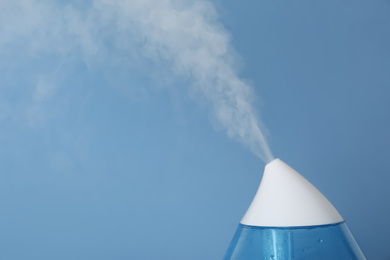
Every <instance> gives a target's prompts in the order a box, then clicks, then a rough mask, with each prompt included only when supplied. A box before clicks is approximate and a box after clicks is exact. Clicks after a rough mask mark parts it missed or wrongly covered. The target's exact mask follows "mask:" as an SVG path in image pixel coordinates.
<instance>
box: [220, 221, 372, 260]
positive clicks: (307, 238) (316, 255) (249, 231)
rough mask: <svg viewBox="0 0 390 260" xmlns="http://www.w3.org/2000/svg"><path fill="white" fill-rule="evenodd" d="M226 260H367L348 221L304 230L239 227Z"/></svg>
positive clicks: (294, 228)
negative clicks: (348, 225) (350, 229)
mask: <svg viewBox="0 0 390 260" xmlns="http://www.w3.org/2000/svg"><path fill="white" fill-rule="evenodd" d="M224 259H225V260H233V259H234V260H252V259H256V260H288V259H299V260H306V259H307V260H343V259H348V260H349V259H351V260H352V259H353V260H355V259H359V260H360V259H366V258H365V256H364V255H363V252H362V251H361V250H360V248H359V246H358V244H357V243H356V241H355V239H354V237H353V236H352V234H351V232H350V231H349V229H348V227H347V225H346V224H345V222H340V223H336V224H329V225H319V226H303V227H257V226H247V225H243V224H240V225H239V226H238V228H237V231H236V233H235V235H234V237H233V239H232V241H231V243H230V246H229V248H228V250H227V253H226V255H225V258H224Z"/></svg>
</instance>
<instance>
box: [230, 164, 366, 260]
mask: <svg viewBox="0 0 390 260" xmlns="http://www.w3.org/2000/svg"><path fill="white" fill-rule="evenodd" d="M224 259H225V260H230V259H231V260H233V259H234V260H252V259H257V260H289V259H297V260H298V259H299V260H344V259H345V260H347V259H348V260H351V259H353V260H355V259H359V260H360V259H366V258H365V256H364V254H363V252H362V251H361V249H360V248H359V246H358V244H357V242H356V241H355V239H354V237H353V236H352V234H351V232H350V230H349V229H348V227H347V225H346V223H345V222H344V220H343V218H342V217H341V216H340V214H339V213H338V212H337V210H336V209H335V208H334V207H333V205H332V204H331V203H330V202H329V201H328V200H327V199H326V198H325V197H324V195H322V193H321V192H319V191H318V190H317V189H316V188H315V187H314V186H313V185H312V184H311V183H310V182H308V181H307V180H306V179H305V178H304V177H302V176H301V175H300V174H299V173H298V172H296V171H295V170H294V169H292V168H291V167H290V166H288V165H287V164H286V163H284V162H283V161H281V160H280V159H275V160H273V161H271V162H270V163H268V164H267V165H266V166H265V170H264V175H263V179H262V181H261V184H260V187H259V189H258V191H257V193H256V195H255V197H254V199H253V201H252V203H251V205H250V207H249V209H248V211H247V212H246V214H245V215H244V217H243V219H242V220H241V222H240V224H239V226H238V228H237V230H236V233H235V234H234V237H233V239H232V241H231V243H230V246H229V248H228V250H227V253H226V255H225V258H224Z"/></svg>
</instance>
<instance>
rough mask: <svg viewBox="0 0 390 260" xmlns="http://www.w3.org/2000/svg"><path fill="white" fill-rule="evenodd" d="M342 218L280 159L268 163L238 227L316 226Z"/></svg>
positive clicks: (316, 191)
mask: <svg viewBox="0 0 390 260" xmlns="http://www.w3.org/2000/svg"><path fill="white" fill-rule="evenodd" d="M342 221H343V218H342V217H341V216H340V214H339V213H338V212H337V210H336V209H335V208H334V207H333V205H332V204H331V203H330V202H329V201H328V200H327V199H326V198H325V196H324V195H322V193H321V192H320V191H319V190H317V189H316V188H315V187H314V186H313V185H312V184H311V183H310V182H309V181H307V180H306V179H305V178H303V177H302V176H301V175H300V174H299V173H298V172H296V171H295V170H294V169H293V168H291V167H290V166H288V165H287V164H286V163H284V162H283V161H282V160H280V159H275V160H273V161H272V162H270V163H268V164H267V165H266V166H265V169H264V175H263V179H262V181H261V183H260V187H259V189H258V191H257V193H256V195H255V198H254V199H253V201H252V204H251V205H250V207H249V209H248V211H247V212H246V214H245V216H244V218H243V219H242V220H241V224H244V225H248V226H263V227H264V226H265V227H299V226H316V225H326V224H334V223H339V222H342Z"/></svg>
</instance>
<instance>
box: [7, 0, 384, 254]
mask: <svg viewBox="0 0 390 260" xmlns="http://www.w3.org/2000/svg"><path fill="white" fill-rule="evenodd" d="M215 4H216V7H217V10H218V12H219V14H220V19H221V21H222V23H223V24H224V26H225V27H226V28H227V29H228V30H229V31H230V33H231V35H232V44H233V45H234V47H235V48H236V50H237V52H238V53H239V54H240V56H241V60H240V66H242V69H241V76H242V77H243V78H245V79H247V80H249V81H251V82H252V85H253V86H254V87H255V89H256V93H257V94H258V96H259V98H258V103H257V106H256V109H257V110H258V111H259V113H260V114H261V115H262V118H263V120H264V122H265V125H266V126H267V128H268V132H269V134H268V135H269V140H270V146H271V148H272V150H273V152H274V154H275V156H276V157H279V158H281V159H282V160H284V161H285V162H287V163H288V164H290V165H291V166H292V167H293V168H295V169H296V170H298V171H299V172H300V173H301V174H302V175H304V176H305V177H306V178H307V179H308V180H309V181H311V182H312V183H313V184H314V185H315V186H316V187H317V188H319V190H321V191H322V192H323V193H324V194H325V196H327V198H328V199H329V200H330V201H331V202H332V203H333V204H334V206H335V207H336V208H337V209H338V210H339V212H340V213H341V215H342V216H343V217H344V218H345V219H346V221H347V223H348V225H349V227H350V229H351V230H352V233H353V234H354V235H355V238H356V239H357V241H358V242H359V244H360V245H361V247H362V249H363V251H364V252H365V254H366V256H367V258H368V259H390V249H389V247H388V244H389V241H390V240H389V231H390V228H389V225H388V220H389V219H390V202H389V199H390V188H389V183H390V170H389V166H388V161H389V158H390V151H389V146H390V135H389V133H390V117H389V112H390V103H389V98H390V73H389V72H390V2H389V1H385V0H380V1H333V0H331V1H324V0H323V1H266V0H262V1H251V2H249V1H247V2H242V1H234V0H224V1H222V0H219V1H217V2H215ZM12 55H16V54H12V53H11V54H10V55H8V56H7V55H5V56H4V55H3V59H2V60H1V61H0V67H1V74H2V75H1V77H0V95H1V96H0V99H1V102H0V103H1V104H7V105H3V106H2V113H1V114H0V119H1V120H0V130H1V134H0V172H1V174H0V185H1V186H0V259H2V260H3V259H4V260H16V259H40V260H44V259H221V258H222V256H223V254H224V253H225V250H226V249H227V246H228V244H229V242H230V240H231V238H232V236H233V234H234V231H235V228H236V227H237V225H238V223H239V221H240V219H241V217H242V216H243V214H244V213H245V211H246V209H247V207H248V206H249V204H250V202H251V200H252V198H253V196H254V194H255V192H256V189H257V187H258V185H259V182H260V179H261V174H262V171H263V167H264V164H263V163H262V162H261V161H260V160H259V159H257V158H256V157H255V156H253V155H252V154H251V153H250V152H249V151H247V150H246V149H245V148H243V147H242V146H241V145H239V144H238V143H236V142H234V141H231V140H229V139H228V138H227V137H226V136H225V133H224V132H222V131H214V129H213V127H212V124H210V119H209V115H208V111H207V109H206V106H204V105H199V103H198V101H196V100H193V99H191V98H189V95H188V90H187V84H190V82H187V81H186V80H185V79H177V80H172V81H164V82H156V81H155V79H153V78H151V77H149V73H151V74H153V73H156V72H153V71H155V70H158V67H153V66H150V70H151V71H150V72H149V71H147V70H145V68H147V67H148V65H147V61H143V62H145V63H146V64H143V65H142V66H141V67H142V68H136V67H133V66H127V67H126V66H124V65H122V66H120V67H104V66H103V67H101V68H100V69H95V70H90V69H88V67H87V65H86V64H85V63H84V62H83V61H82V60H78V59H72V60H70V61H67V62H66V63H65V64H64V65H63V68H62V69H61V71H60V72H59V73H58V74H57V75H56V78H55V81H56V84H58V85H59V88H58V89H59V90H58V92H57V94H56V95H55V96H54V97H53V98H52V99H50V100H48V101H45V102H43V103H40V104H35V103H34V102H33V101H32V100H31V97H32V95H33V92H34V87H35V85H34V84H33V83H32V81H31V80H32V79H34V80H35V79H36V78H37V76H36V75H37V74H39V73H41V71H45V68H50V67H53V66H58V60H56V57H55V56H44V57H35V58H34V59H26V60H23V53H21V54H20V57H13V56H12ZM20 61H23V62H20ZM152 70H153V71H152ZM31 115H33V118H34V121H33V122H32V123H31V122H30V121H29V116H31ZM39 118H42V120H39Z"/></svg>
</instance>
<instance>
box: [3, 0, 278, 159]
mask: <svg viewBox="0 0 390 260" xmlns="http://www.w3.org/2000/svg"><path fill="white" fill-rule="evenodd" d="M82 3H84V5H81V4H82ZM85 3H86V2H80V1H75V2H74V3H73V4H61V3H59V2H57V3H53V2H48V1H43V0H42V1H41V0H20V1H12V0H4V1H1V2H0V10H1V11H0V24H1V26H0V57H1V56H2V55H3V54H4V53H6V52H8V53H9V51H10V50H13V51H15V49H14V48H15V46H18V48H20V49H23V50H24V51H25V52H26V55H31V56H36V55H42V54H48V53H49V54H50V53H54V54H55V55H59V56H62V57H64V59H65V58H66V57H67V56H69V55H74V54H78V55H80V56H81V57H82V58H83V59H84V60H85V61H86V62H88V63H89V64H90V65H91V64H93V63H99V62H102V61H105V60H107V59H113V57H112V56H110V55H109V54H108V53H109V52H108V51H107V47H106V45H105V44H106V43H107V42H110V44H111V45H112V46H114V48H116V49H120V50H121V51H122V52H125V53H127V55H128V56H129V57H130V58H131V57H132V56H134V55H136V54H135V53H137V52H140V53H142V55H144V56H145V57H147V58H149V59H152V60H154V61H156V62H161V61H162V62H165V63H169V64H170V65H171V67H172V71H173V73H174V74H176V75H179V76H186V77H188V78H190V79H192V81H193V82H194V84H193V86H194V87H195V88H196V90H198V91H199V92H200V93H202V94H203V95H204V96H205V97H206V98H207V99H208V100H209V101H210V103H211V106H212V110H213V111H212V113H213V115H214V117H215V119H216V120H217V121H218V122H219V123H220V124H221V125H222V126H223V127H224V128H225V129H226V131H227V134H228V136H229V137H230V138H233V139H236V140H238V141H239V142H241V143H242V144H243V145H245V146H246V147H248V148H249V149H250V150H251V151H252V152H253V153H254V154H256V155H257V156H258V157H259V158H261V159H262V160H263V161H265V162H269V161H271V160H272V159H273V156H272V154H271V151H270V149H269V147H268V145H267V142H266V139H265V137H264V133H263V131H262V129H261V128H260V125H261V124H260V122H259V120H258V119H257V118H256V116H255V114H254V111H253V107H252V104H251V103H252V97H253V94H254V93H253V90H252V88H251V87H250V86H249V85H248V84H246V83H245V82H244V81H243V80H242V79H240V78H239V76H238V74H237V71H236V70H235V69H234V66H233V65H234V62H235V61H234V60H235V59H234V55H233V49H232V46H231V45H230V37H229V33H228V32H227V31H226V30H225V29H224V28H223V26H222V25H221V24H220V23H219V22H218V17H217V14H216V12H215V9H214V7H213V5H212V4H211V3H210V2H208V1H206V0H199V1H195V0H193V1H192V0H188V1H175V0H142V1H137V0H129V1H125V0H94V1H91V2H89V4H85ZM22 38H24V39H26V38H27V39H29V41H27V42H26V41H24V42H21V40H20V39H22ZM1 50H3V51H1ZM48 88H49V87H48V86H47V85H45V89H44V90H45V93H46V92H49V89H48ZM37 91H40V92H42V84H41V83H40V84H38V85H37ZM37 96H39V98H43V97H44V95H42V94H39V93H38V94H36V95H35V98H36V97H37Z"/></svg>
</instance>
